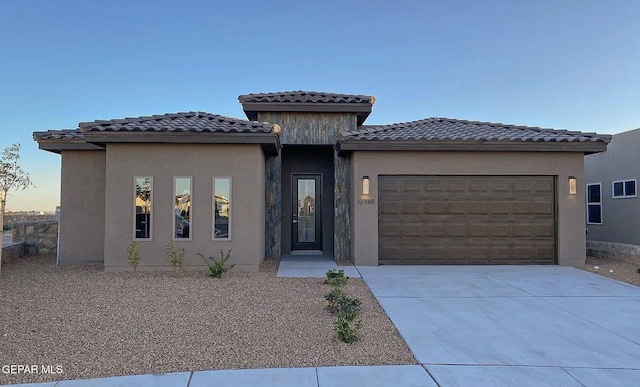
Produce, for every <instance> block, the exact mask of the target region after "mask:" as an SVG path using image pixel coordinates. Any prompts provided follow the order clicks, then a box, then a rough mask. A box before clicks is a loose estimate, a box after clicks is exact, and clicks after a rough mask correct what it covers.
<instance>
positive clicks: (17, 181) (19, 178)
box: [0, 144, 34, 272]
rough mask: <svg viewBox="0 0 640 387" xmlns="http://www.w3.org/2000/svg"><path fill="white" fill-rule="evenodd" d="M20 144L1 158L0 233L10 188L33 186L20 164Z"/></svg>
mask: <svg viewBox="0 0 640 387" xmlns="http://www.w3.org/2000/svg"><path fill="white" fill-rule="evenodd" d="M18 159H20V144H13V145H11V146H10V147H8V148H5V149H4V151H2V159H1V160H0V235H2V234H3V233H4V209H5V205H6V204H7V193H8V192H9V190H18V189H19V190H25V189H27V188H29V187H31V186H34V185H33V184H32V183H31V179H30V178H29V174H28V173H27V172H25V171H24V170H23V169H22V168H20V166H19V165H18ZM1 271H2V249H1V248H0V272H1Z"/></svg>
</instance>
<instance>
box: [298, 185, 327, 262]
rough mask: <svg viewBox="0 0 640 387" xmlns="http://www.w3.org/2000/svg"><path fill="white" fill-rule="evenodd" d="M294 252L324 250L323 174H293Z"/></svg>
mask: <svg viewBox="0 0 640 387" xmlns="http://www.w3.org/2000/svg"><path fill="white" fill-rule="evenodd" d="M292 180H293V181H292V182H291V187H292V189H293V192H292V193H291V194H292V195H291V197H292V199H293V200H292V203H291V204H292V217H291V218H292V226H291V232H292V234H291V249H292V250H317V251H320V250H322V174H293V175H292Z"/></svg>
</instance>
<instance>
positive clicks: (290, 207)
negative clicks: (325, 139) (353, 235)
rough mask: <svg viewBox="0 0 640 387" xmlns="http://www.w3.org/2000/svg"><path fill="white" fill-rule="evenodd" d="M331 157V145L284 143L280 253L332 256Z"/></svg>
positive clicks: (332, 152) (332, 151)
mask: <svg viewBox="0 0 640 387" xmlns="http://www.w3.org/2000/svg"><path fill="white" fill-rule="evenodd" d="M333 157H334V149H333V147H332V146H324V145H322V146H321V145H285V146H283V148H282V171H281V175H280V181H281V184H282V190H281V193H282V194H281V197H282V200H281V202H280V203H281V227H282V228H281V234H280V235H281V236H282V238H281V241H280V243H281V245H280V246H281V251H282V255H283V256H284V255H289V254H293V255H310V256H319V255H327V256H333V232H334V230H333V217H334V192H333V191H334V165H333ZM318 258H320V257H318Z"/></svg>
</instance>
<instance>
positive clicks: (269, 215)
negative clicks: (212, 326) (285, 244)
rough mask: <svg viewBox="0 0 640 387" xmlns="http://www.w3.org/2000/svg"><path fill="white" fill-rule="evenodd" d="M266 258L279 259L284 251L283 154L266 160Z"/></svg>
mask: <svg viewBox="0 0 640 387" xmlns="http://www.w3.org/2000/svg"><path fill="white" fill-rule="evenodd" d="M265 172H266V173H265V175H266V179H265V209H264V210H265V217H264V218H265V228H264V233H265V235H264V241H265V251H264V257H265V259H270V260H279V259H280V255H281V253H282V251H281V246H280V243H281V242H280V240H281V237H282V236H281V232H282V227H281V222H282V185H281V181H280V175H281V174H282V156H281V155H280V154H278V155H277V156H270V157H267V159H266V160H265Z"/></svg>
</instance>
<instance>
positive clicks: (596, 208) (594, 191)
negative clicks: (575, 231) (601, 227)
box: [587, 183, 602, 224]
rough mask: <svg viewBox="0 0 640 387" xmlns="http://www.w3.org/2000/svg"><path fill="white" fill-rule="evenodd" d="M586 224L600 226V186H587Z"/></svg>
mask: <svg viewBox="0 0 640 387" xmlns="http://www.w3.org/2000/svg"><path fill="white" fill-rule="evenodd" d="M587 224H602V185H601V184H600V183H592V184H587Z"/></svg>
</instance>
